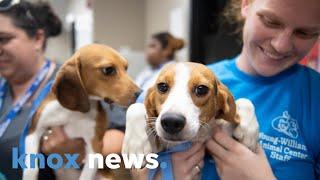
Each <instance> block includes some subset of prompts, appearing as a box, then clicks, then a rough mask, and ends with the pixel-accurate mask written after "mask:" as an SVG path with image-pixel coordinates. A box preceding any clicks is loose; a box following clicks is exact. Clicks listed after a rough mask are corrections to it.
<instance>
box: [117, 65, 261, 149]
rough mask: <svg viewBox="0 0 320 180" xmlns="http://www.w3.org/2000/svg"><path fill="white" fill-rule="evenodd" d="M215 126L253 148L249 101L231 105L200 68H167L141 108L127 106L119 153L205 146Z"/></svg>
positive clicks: (254, 128) (222, 88)
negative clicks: (196, 143)
mask: <svg viewBox="0 0 320 180" xmlns="http://www.w3.org/2000/svg"><path fill="white" fill-rule="evenodd" d="M138 126H140V127H143V128H145V131H141V130H139V129H136V128H137V127H138ZM217 126H218V127H221V128H222V129H224V130H225V131H227V132H228V133H229V134H230V135H232V136H234V137H235V138H236V139H238V140H239V141H240V142H241V143H243V144H245V145H246V146H248V147H249V148H250V149H251V150H253V151H254V150H255V149H256V146H257V140H258V129H259V126H258V122H257V120H256V116H255V113H254V106H253V104H252V103H251V102H250V101H249V100H247V99H239V100H237V101H235V100H234V98H233V96H232V94H231V93H230V92H229V90H228V89H227V88H226V87H225V86H224V85H223V84H222V83H221V82H220V81H219V80H218V79H217V77H216V76H215V75H214V73H213V72H212V71H211V70H210V69H208V68H207V67H206V66H204V65H202V64H198V63H191V62H185V63H175V64H169V65H167V66H165V67H164V68H163V69H162V71H161V72H160V74H159V76H158V78H157V80H156V83H155V84H154V86H152V87H151V88H150V89H149V90H148V92H147V95H146V97H145V101H144V104H141V103H140V104H139V103H136V104H133V105H131V106H130V107H129V109H128V111H127V125H126V127H127V128H126V134H125V139H124V143H123V149H122V153H123V154H130V153H134V154H138V153H143V154H147V153H151V152H159V151H162V150H165V149H166V148H170V147H172V146H175V145H177V144H180V143H182V142H186V141H192V142H194V141H200V142H201V141H202V142H204V141H206V140H207V139H208V138H210V137H211V135H212V130H213V129H214V127H217ZM140 129H141V128H140Z"/></svg>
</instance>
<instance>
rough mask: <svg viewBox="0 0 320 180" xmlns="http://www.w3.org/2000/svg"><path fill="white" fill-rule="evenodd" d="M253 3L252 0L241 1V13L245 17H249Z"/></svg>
mask: <svg viewBox="0 0 320 180" xmlns="http://www.w3.org/2000/svg"><path fill="white" fill-rule="evenodd" d="M251 4H252V0H242V1H241V15H242V17H243V18H247V16H248V14H249V9H250V5H251Z"/></svg>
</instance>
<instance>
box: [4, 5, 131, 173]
mask: <svg viewBox="0 0 320 180" xmlns="http://www.w3.org/2000/svg"><path fill="white" fill-rule="evenodd" d="M0 22H1V26H0V145H1V148H0V158H1V162H0V170H1V172H2V173H3V174H4V176H5V177H6V178H7V179H21V177H22V171H21V170H20V169H18V170H17V169H13V168H12V148H13V147H19V145H20V144H21V137H22V134H23V131H24V129H25V126H26V124H28V122H27V120H28V118H29V117H30V114H31V113H32V112H33V111H34V110H35V109H34V108H33V107H34V106H33V105H34V104H35V102H36V101H37V100H38V99H39V100H40V98H39V97H40V95H41V94H42V93H46V91H48V90H49V89H50V88H47V87H49V86H50V85H49V84H50V82H52V81H53V80H54V78H55V75H56V73H57V71H58V69H59V67H60V65H59V64H56V63H55V62H52V61H50V60H47V59H46V58H45V56H44V52H45V49H46V45H47V39H48V38H50V37H54V36H57V35H59V34H60V33H61V30H62V24H61V21H60V20H59V18H58V17H57V15H56V14H55V13H54V12H53V10H52V9H51V7H50V6H49V5H48V4H47V3H30V2H26V1H10V0H9V1H7V0H6V1H0ZM18 103H19V104H18ZM106 111H109V113H108V114H109V115H110V117H109V119H110V121H111V124H110V126H109V128H112V129H109V130H107V131H106V132H105V136H104V148H103V153H104V154H109V153H112V152H115V153H117V152H120V151H121V145H122V141H121V139H122V138H123V132H122V131H123V130H124V126H125V120H124V118H125V115H122V116H121V115H119V114H125V113H115V112H114V111H113V110H111V109H110V108H108V107H106ZM119 118H122V119H123V120H122V122H123V123H122V124H121V123H120V124H119V121H120V120H119ZM114 119H116V120H115V121H117V123H113V120H114ZM118 139H119V140H118ZM19 141H20V142H19ZM41 150H42V152H43V153H45V154H51V153H60V154H64V153H79V154H80V158H79V162H81V161H82V159H83V158H84V157H83V154H84V141H83V140H82V139H70V138H68V137H67V135H66V133H65V132H64V131H63V128H62V127H52V128H51V129H50V130H48V131H47V132H46V133H45V135H44V136H43V138H42V147H41ZM41 172H42V171H40V177H39V178H40V179H44V178H45V179H55V176H54V174H53V173H52V172H51V171H50V170H49V169H45V171H44V172H43V173H41ZM48 172H49V173H48Z"/></svg>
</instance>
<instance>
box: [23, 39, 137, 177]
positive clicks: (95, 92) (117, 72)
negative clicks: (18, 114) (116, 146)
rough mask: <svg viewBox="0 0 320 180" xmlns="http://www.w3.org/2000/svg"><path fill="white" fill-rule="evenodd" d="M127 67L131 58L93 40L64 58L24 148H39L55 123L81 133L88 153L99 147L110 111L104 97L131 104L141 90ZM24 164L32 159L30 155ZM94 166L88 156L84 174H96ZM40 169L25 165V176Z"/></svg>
mask: <svg viewBox="0 0 320 180" xmlns="http://www.w3.org/2000/svg"><path fill="white" fill-rule="evenodd" d="M127 67H128V63H127V61H126V60H125V59H124V58H123V57H122V56H121V55H120V54H119V53H118V52H116V51H115V50H114V49H112V48H110V47H108V46H104V45H99V44H91V45H87V46H84V47H82V48H80V49H79V50H78V51H77V52H76V53H75V54H74V55H73V56H72V57H71V58H70V59H69V60H67V61H66V62H65V63H64V64H63V66H62V67H61V69H60V70H59V72H58V74H57V76H56V79H55V81H54V83H53V86H52V89H51V91H50V93H49V95H48V96H47V97H46V98H45V100H44V101H43V102H42V104H41V105H40V107H39V109H38V110H37V112H36V114H35V116H34V118H33V120H32V123H31V127H30V129H29V134H28V135H27V137H26V139H25V145H26V151H25V152H26V154H35V153H38V152H39V145H40V138H41V136H42V135H43V133H44V132H45V131H46V130H47V128H48V127H54V126H63V127H64V130H65V132H66V134H67V135H68V136H69V137H70V138H78V137H80V138H83V139H84V141H85V143H86V148H85V149H86V155H87V156H86V157H88V154H91V153H101V150H102V139H103V135H104V132H105V130H106V126H107V117H106V113H105V111H104V110H103V108H102V106H101V104H100V101H101V100H104V101H106V102H108V103H113V102H114V103H117V104H119V105H122V106H129V105H130V104H131V103H134V102H135V100H136V98H137V96H138V95H139V94H140V89H139V88H138V87H137V86H136V85H135V84H134V83H133V81H132V79H131V78H130V77H129V75H128V74H127V73H126V70H127ZM26 164H27V166H28V165H29V164H30V159H29V156H27V158H26ZM36 167H37V166H36ZM96 167H97V166H95V168H93V169H91V168H89V165H88V160H87V159H86V160H85V164H84V168H83V170H82V172H81V175H80V179H82V180H88V179H93V178H94V177H95V174H96V171H97V169H96ZM37 175H38V169H37V168H35V169H30V168H27V169H25V170H24V173H23V179H24V180H32V179H34V180H35V179H37Z"/></svg>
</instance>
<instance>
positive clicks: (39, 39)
mask: <svg viewBox="0 0 320 180" xmlns="http://www.w3.org/2000/svg"><path fill="white" fill-rule="evenodd" d="M34 40H35V49H36V50H37V51H39V50H42V48H43V45H44V43H45V40H46V33H45V32H44V30H43V29H38V30H37V31H36V34H35V36H34Z"/></svg>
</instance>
